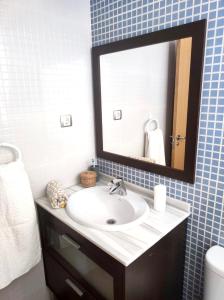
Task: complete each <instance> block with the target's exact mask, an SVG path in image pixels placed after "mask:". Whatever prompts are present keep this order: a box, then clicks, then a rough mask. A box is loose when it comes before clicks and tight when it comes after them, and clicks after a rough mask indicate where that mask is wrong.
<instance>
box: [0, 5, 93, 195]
mask: <svg viewBox="0 0 224 300" xmlns="http://www.w3.org/2000/svg"><path fill="white" fill-rule="evenodd" d="M89 10H90V8H89V1H88V0H84V1H79V0H63V1H60V0H1V1H0V142H10V143H13V144H15V145H17V146H18V147H20V148H21V150H22V153H23V159H24V163H25V166H26V169H27V171H28V174H29V176H30V179H31V184H32V190H33V193H34V196H39V195H41V194H42V193H43V191H44V187H45V185H46V183H47V182H48V181H49V180H51V179H57V180H60V181H61V182H62V183H63V184H64V185H71V184H73V183H74V181H76V180H77V175H78V174H79V172H80V171H82V170H83V169H85V168H86V167H87V163H88V161H89V160H90V158H91V157H92V156H93V155H94V133H93V112H92V110H93V108H92V106H93V105H92V89H91V63H90V47H91V35H90V12H89ZM62 114H72V117H73V126H72V127H68V128H61V127H60V115H62Z"/></svg>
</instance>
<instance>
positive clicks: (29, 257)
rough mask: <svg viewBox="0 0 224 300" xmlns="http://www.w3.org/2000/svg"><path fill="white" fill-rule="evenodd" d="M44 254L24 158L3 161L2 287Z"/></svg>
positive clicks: (0, 203) (0, 212) (0, 202)
mask: <svg viewBox="0 0 224 300" xmlns="http://www.w3.org/2000/svg"><path fill="white" fill-rule="evenodd" d="M40 258H41V248H40V241H39V232H38V225H37V219H36V211H35V206H34V200H33V196H32V192H31V189H30V184H29V179H28V176H27V174H26V172H25V170H24V166H23V163H22V162H21V161H20V159H17V161H14V162H10V163H7V164H3V165H0V289H2V288H4V287H6V286H7V285H9V284H10V283H11V282H12V281H13V280H14V279H15V278H17V277H19V276H21V275H23V274H24V273H26V272H28V271H29V270H30V269H31V268H32V267H33V266H35V265H36V264H37V263H38V262H39V261H40Z"/></svg>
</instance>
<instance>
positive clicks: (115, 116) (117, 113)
mask: <svg viewBox="0 0 224 300" xmlns="http://www.w3.org/2000/svg"><path fill="white" fill-rule="evenodd" d="M113 119H114V120H121V119H122V110H121V109H120V110H114V111H113Z"/></svg>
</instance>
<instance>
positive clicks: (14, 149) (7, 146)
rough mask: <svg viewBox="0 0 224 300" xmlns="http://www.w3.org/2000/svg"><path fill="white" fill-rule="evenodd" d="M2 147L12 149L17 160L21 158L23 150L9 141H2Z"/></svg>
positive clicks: (0, 145) (0, 144)
mask: <svg viewBox="0 0 224 300" xmlns="http://www.w3.org/2000/svg"><path fill="white" fill-rule="evenodd" d="M1 147H2V148H8V149H10V150H11V151H12V152H13V153H14V154H15V157H16V159H15V160H16V161H18V160H21V156H22V155H21V151H20V150H19V148H17V147H16V146H14V145H12V144H9V143H0V148H1Z"/></svg>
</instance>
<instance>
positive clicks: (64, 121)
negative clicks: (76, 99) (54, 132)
mask: <svg viewBox="0 0 224 300" xmlns="http://www.w3.org/2000/svg"><path fill="white" fill-rule="evenodd" d="M60 122H61V127H70V126H72V115H62V116H61V117H60Z"/></svg>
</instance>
